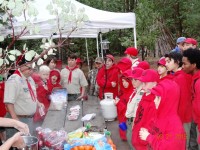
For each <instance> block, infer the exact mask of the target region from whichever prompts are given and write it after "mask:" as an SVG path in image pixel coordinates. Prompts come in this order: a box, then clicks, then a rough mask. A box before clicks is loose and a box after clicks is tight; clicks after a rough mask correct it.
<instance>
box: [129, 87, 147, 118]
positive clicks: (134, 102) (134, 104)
mask: <svg viewBox="0 0 200 150" xmlns="http://www.w3.org/2000/svg"><path fill="white" fill-rule="evenodd" d="M141 89H142V86H140V87H138V89H137V91H136V94H135V96H134V97H133V98H132V95H131V96H130V99H129V101H128V103H127V109H126V114H125V116H126V118H132V117H135V116H136V112H137V108H138V104H139V102H140V100H141V98H142V96H143V94H144V92H142V91H141ZM131 98H132V99H131Z"/></svg>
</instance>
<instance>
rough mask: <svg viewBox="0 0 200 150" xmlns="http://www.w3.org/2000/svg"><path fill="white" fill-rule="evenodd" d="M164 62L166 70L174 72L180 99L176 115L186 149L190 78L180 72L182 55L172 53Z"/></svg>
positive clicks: (190, 96)
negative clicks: (181, 128)
mask: <svg viewBox="0 0 200 150" xmlns="http://www.w3.org/2000/svg"><path fill="white" fill-rule="evenodd" d="M168 58H169V59H168V60H167V62H166V66H167V69H168V70H169V71H173V72H174V78H173V80H174V81H175V82H176V83H177V84H178V85H179V87H180V97H179V104H178V115H179V117H180V119H181V121H182V123H183V126H184V129H185V132H186V134H187V148H188V147H189V139H190V127H191V122H192V92H191V81H192V76H191V75H189V74H186V73H185V72H184V71H183V70H182V64H183V63H182V54H180V53H176V52H172V53H170V54H169V55H168Z"/></svg>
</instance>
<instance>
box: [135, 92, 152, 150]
mask: <svg viewBox="0 0 200 150" xmlns="http://www.w3.org/2000/svg"><path fill="white" fill-rule="evenodd" d="M154 99H155V95H153V94H149V95H146V94H144V95H143V96H142V99H141V101H140V102H139V106H138V109H137V112H136V117H135V120H134V126H133V130H132V144H133V146H134V148H135V149H137V150H143V149H144V150H146V149H147V148H146V147H147V142H146V141H142V140H141V139H140V137H139V130H140V128H141V127H147V124H148V122H149V121H150V119H151V118H152V116H153V114H154V113H155V105H154V103H153V100H154Z"/></svg>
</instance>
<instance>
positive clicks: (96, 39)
mask: <svg viewBox="0 0 200 150" xmlns="http://www.w3.org/2000/svg"><path fill="white" fill-rule="evenodd" d="M96 41H97V57H99V40H98V36H97V38H96Z"/></svg>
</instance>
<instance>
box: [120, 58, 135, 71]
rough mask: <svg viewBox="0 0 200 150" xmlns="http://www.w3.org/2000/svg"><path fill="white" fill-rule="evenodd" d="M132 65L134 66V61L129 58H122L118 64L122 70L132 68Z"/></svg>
mask: <svg viewBox="0 0 200 150" xmlns="http://www.w3.org/2000/svg"><path fill="white" fill-rule="evenodd" d="M131 66H132V62H131V60H130V59H129V58H126V57H124V58H122V59H121V60H120V61H119V62H118V64H117V67H118V68H119V69H120V70H121V71H122V72H124V71H126V70H127V69H131Z"/></svg>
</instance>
